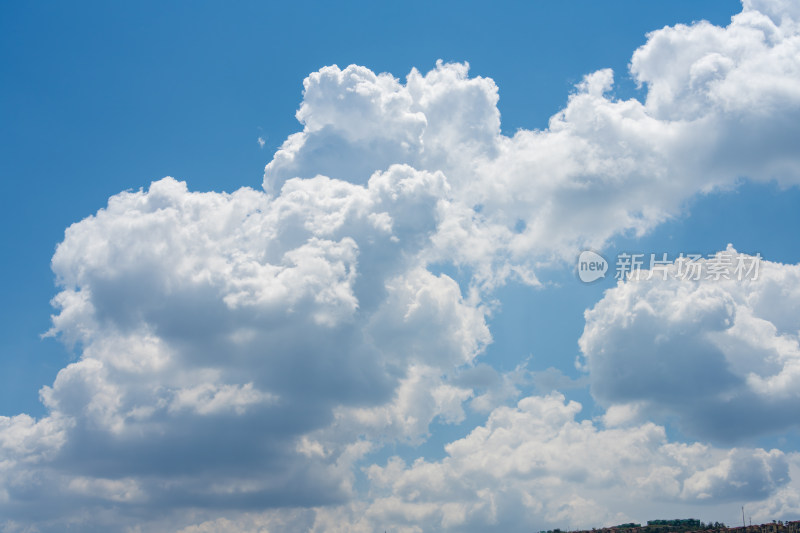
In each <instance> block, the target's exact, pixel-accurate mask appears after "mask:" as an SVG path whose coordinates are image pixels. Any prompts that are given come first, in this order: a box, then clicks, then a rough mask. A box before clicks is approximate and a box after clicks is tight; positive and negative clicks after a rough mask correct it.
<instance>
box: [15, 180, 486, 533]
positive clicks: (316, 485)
mask: <svg viewBox="0 0 800 533" xmlns="http://www.w3.org/2000/svg"><path fill="white" fill-rule="evenodd" d="M446 189H447V183H446V180H445V179H444V177H443V176H442V175H441V174H437V173H428V172H424V171H416V170H414V169H411V168H410V167H402V166H395V167H392V168H391V169H389V170H387V171H386V172H383V173H376V174H375V175H374V176H373V177H372V178H371V179H370V181H369V182H368V184H366V185H365V186H360V185H353V184H349V183H346V182H341V181H336V180H331V179H329V178H325V177H318V178H314V179H309V180H290V181H288V182H287V183H286V184H284V186H283V188H282V193H281V195H280V196H278V197H276V198H270V197H268V196H266V195H265V194H264V193H261V192H257V191H253V190H249V189H241V190H239V191H236V192H235V193H233V194H216V193H193V192H189V191H188V190H187V187H186V185H185V184H184V183H181V182H177V181H175V180H173V179H171V178H166V179H164V180H161V181H158V182H155V183H153V184H152V185H151V186H150V189H149V190H147V191H139V192H127V193H121V194H119V195H117V196H114V197H112V198H111V199H110V200H109V204H108V206H107V207H106V208H105V209H103V210H100V211H99V212H98V213H97V214H96V215H95V216H92V217H89V218H87V219H85V220H83V221H81V222H79V223H77V224H75V225H73V226H72V227H70V228H69V229H68V230H67V232H66V235H65V239H64V241H63V242H62V243H61V244H60V245H59V247H58V249H57V251H56V253H55V256H54V258H53V270H54V271H55V273H56V275H57V277H58V283H59V285H60V286H61V288H62V291H61V292H60V293H59V294H58V296H56V298H55V300H54V303H55V305H56V306H57V307H58V309H59V312H58V314H57V315H55V316H54V317H53V330H52V331H51V334H54V335H55V334H60V335H61V336H62V337H63V338H64V339H65V340H67V341H68V342H72V343H75V344H76V345H77V346H79V347H80V350H81V357H80V359H79V360H78V361H76V362H74V363H72V364H70V365H68V366H67V367H66V368H64V369H63V370H61V371H60V372H59V374H58V377H57V378H56V380H55V382H54V383H53V385H52V386H50V387H45V388H43V389H42V391H41V396H42V400H43V402H44V403H45V405H46V406H47V407H48V409H49V411H50V414H49V416H48V417H46V418H44V419H42V420H40V421H34V420H32V419H30V417H26V416H25V415H20V416H19V417H15V418H11V419H8V418H4V419H3V428H4V429H3V431H2V434H1V435H2V437H1V439H0V442H2V443H3V448H2V450H3V458H4V461H10V462H11V463H10V464H11V467H10V469H11V471H12V473H14V472H17V471H24V469H25V468H28V467H30V468H31V469H32V471H33V472H35V473H36V474H35V479H34V480H27V481H26V480H25V479H23V477H24V476H22V474H20V476H22V477H15V476H14V475H9V476H8V477H6V478H5V480H4V482H3V489H4V492H5V493H8V494H10V496H9V498H8V499H6V500H5V504H6V507H5V511H4V514H5V515H6V516H10V517H12V518H16V517H17V515H18V514H19V516H23V515H24V512H25V511H24V510H23V509H21V508H20V506H15V505H13V502H14V501H15V498H14V494H15V491H17V490H20V491H25V490H27V491H34V492H36V491H40V490H42V485H43V484H47V483H52V484H53V485H54V486H57V487H58V488H57V489H56V488H53V489H52V490H53V491H54V492H58V491H63V493H64V494H66V495H71V497H72V498H74V499H75V500H81V499H83V500H84V501H86V502H87V503H89V502H100V503H102V502H109V503H110V502H114V503H115V504H117V505H120V506H123V507H126V508H134V507H136V506H141V505H147V506H149V507H151V508H159V507H165V508H169V507H170V506H185V507H192V506H206V507H208V506H211V507H223V508H225V507H228V508H247V507H250V506H253V505H256V504H258V505H266V506H268V507H269V506H276V505H287V504H291V505H312V504H319V503H323V502H332V501H336V500H341V499H343V498H345V497H347V496H348V495H349V493H350V488H349V483H350V482H351V477H352V476H351V475H350V474H348V473H347V472H346V470H345V468H344V466H343V463H347V461H350V462H352V461H353V460H355V459H357V458H358V457H360V455H363V453H364V451H366V450H367V449H368V448H363V449H361V450H360V451H359V448H358V446H356V448H353V438H351V437H350V435H348V440H347V441H345V442H336V443H333V444H326V447H325V448H319V449H321V450H323V453H317V454H315V453H309V451H311V452H313V450H314V449H315V448H314V446H313V443H312V445H310V446H309V443H310V442H311V441H309V440H308V438H304V435H307V434H310V433H311V432H313V431H315V430H319V429H320V428H323V427H325V426H327V425H329V424H331V423H332V422H334V420H335V419H337V417H339V416H340V415H338V414H337V413H344V412H352V413H360V412H368V411H370V410H375V409H384V410H387V409H388V410H389V411H391V413H392V415H391V417H394V418H393V419H392V420H390V421H389V422H386V421H384V420H383V419H374V418H375V417H373V418H372V419H370V417H369V416H366V415H361V416H356V415H352V417H353V418H356V419H357V420H358V421H359V422H360V423H361V425H362V426H364V431H365V432H370V431H371V433H370V434H371V435H375V434H377V433H378V432H381V431H390V432H391V431H395V432H396V433H397V434H398V435H402V436H403V437H404V438H409V439H414V438H417V439H418V438H419V436H420V435H421V434H424V433H425V432H426V431H427V425H428V423H429V422H430V421H431V420H433V419H434V418H435V417H437V416H440V417H442V420H443V421H445V422H455V421H458V420H460V419H461V418H462V417H463V414H462V410H461V409H462V408H461V403H462V401H463V400H464V399H465V398H466V397H468V396H469V395H470V394H471V391H469V390H466V389H459V388H457V387H455V386H452V385H447V384H446V383H444V382H443V381H442V380H443V379H444V378H443V376H444V375H445V374H446V373H447V372H448V371H452V369H454V368H456V367H458V366H460V365H464V364H469V363H470V362H471V361H472V360H473V359H474V357H475V356H476V355H477V354H478V353H480V351H481V350H482V349H483V347H484V346H485V345H486V343H487V342H488V341H489V340H490V337H489V333H488V329H487V327H486V325H485V322H484V313H483V311H481V309H480V307H479V305H478V304H477V302H468V301H466V300H465V299H464V298H463V297H462V293H461V291H460V289H459V287H458V285H457V284H456V283H455V282H454V281H453V280H451V279H449V278H447V277H446V276H444V275H440V276H436V275H433V274H431V273H430V272H428V271H427V270H425V269H423V268H420V266H419V259H418V254H419V250H420V249H421V248H422V247H424V246H425V243H426V242H427V240H428V238H429V237H428V236H429V234H431V233H432V232H433V231H434V229H435V227H436V225H437V221H438V217H439V216H440V215H439V211H438V206H439V204H440V203H441V202H442V201H443V200H442V191H445V190H446ZM418 369H421V370H418ZM408 390H410V391H411V392H410V393H408V394H407V393H406V392H405V391H408ZM409 394H410V395H409ZM417 396H419V398H416V397H417ZM393 398H394V399H395V400H394V403H392V402H393ZM428 398H433V402H432V403H429V402H428V401H427V399H428ZM389 404H391V405H393V407H391V408H390V407H379V406H383V405H389ZM420 409H421V410H422V412H421V413H418V411H419V410H420ZM337 410H338V411H337ZM391 417H390V418H391ZM411 420H413V422H412V421H411ZM387 424H388V425H389V426H392V427H395V426H396V427H397V428H399V429H396V430H390V429H387ZM348 427H349V426H348ZM351 429H352V428H351ZM398 438H399V437H398ZM331 450H332V453H330V452H331ZM4 464H6V463H4ZM26 465H27V466H26ZM31 465H33V466H31ZM15 479H18V480H19V486H18V485H17V484H15V481H14V480H15ZM112 489H113V490H112ZM42 497H45V496H44V495H42ZM257 502H259V503H257ZM2 505H4V504H3V502H0V506H2ZM59 512H64V509H63V508H59V509H57V510H56V511H54V513H56V515H57V513H59Z"/></svg>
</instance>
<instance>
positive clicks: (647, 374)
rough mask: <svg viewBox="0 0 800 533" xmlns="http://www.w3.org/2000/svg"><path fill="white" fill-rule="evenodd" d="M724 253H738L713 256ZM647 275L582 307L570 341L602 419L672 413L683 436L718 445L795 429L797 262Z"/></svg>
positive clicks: (799, 358) (799, 313) (799, 402)
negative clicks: (711, 273) (581, 326)
mask: <svg viewBox="0 0 800 533" xmlns="http://www.w3.org/2000/svg"><path fill="white" fill-rule="evenodd" d="M728 254H730V255H732V256H738V255H739V254H738V253H737V252H736V251H735V250H734V249H733V248H730V247H729V248H728V250H726V251H725V253H724V254H721V255H719V256H718V257H723V256H725V255H728ZM746 257H749V256H746ZM700 262H701V264H703V265H704V268H707V266H708V260H701V261H700ZM747 262H748V263H749V260H748V261H747ZM684 272H685V271H684ZM648 277H650V276H649V272H648V271H642V273H641V275H640V276H634V277H633V278H631V279H629V280H627V281H625V282H621V283H619V284H618V285H617V287H615V288H613V289H611V290H609V291H608V292H607V293H606V294H605V296H604V298H603V299H602V300H601V301H600V302H599V303H598V304H597V305H595V307H594V308H593V309H591V310H590V311H587V312H586V328H585V330H584V333H583V336H582V337H581V339H580V346H581V350H582V351H583V357H584V361H585V367H586V370H588V372H589V377H590V381H591V387H592V393H593V394H594V396H595V398H596V399H598V400H599V401H601V402H602V403H604V404H605V405H607V406H610V407H613V408H614V410H613V411H612V410H609V415H610V416H611V417H612V418H616V414H617V413H620V412H621V411H619V409H622V408H623V406H630V407H629V408H630V409H633V411H635V414H636V417H638V418H640V419H641V418H643V417H644V418H652V417H655V418H662V417H669V416H677V417H678V423H679V424H680V425H681V426H682V427H683V429H684V430H686V431H687V432H689V433H690V434H692V435H694V436H700V437H703V438H712V439H717V440H724V441H732V440H739V439H744V438H750V437H752V436H755V435H758V434H760V433H764V432H781V431H786V430H788V429H791V428H793V427H795V428H796V427H797V417H796V413H797V410H798V408H800V394H798V392H797V387H796V386H795V385H794V384H795V383H796V382H797V379H798V378H800V337H799V335H800V319H799V318H798V317H800V266H798V265H784V264H780V263H773V262H770V261H766V260H762V261H760V267H759V271H758V278H757V279H755V280H749V279H746V278H745V279H742V280H739V279H737V277H735V276H731V279H719V280H714V279H710V280H706V279H705V278H706V275H705V271H704V273H703V274H701V275H700V276H698V277H699V278H700V279H699V280H693V279H691V277H688V278H687V276H686V275H685V274H682V273H681V271H680V270H679V266H676V265H672V266H671V267H670V270H669V275H668V277H667V279H666V280H665V279H663V277H662V273H658V274H657V275H654V276H652V279H647V278H648ZM625 408H628V407H625ZM612 413H614V415H612ZM631 416H632V413H631Z"/></svg>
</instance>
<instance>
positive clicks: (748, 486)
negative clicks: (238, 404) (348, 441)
mask: <svg viewBox="0 0 800 533" xmlns="http://www.w3.org/2000/svg"><path fill="white" fill-rule="evenodd" d="M580 410H581V406H580V405H579V404H578V403H576V402H570V401H566V399H565V398H564V396H563V395H560V394H557V393H556V394H551V395H547V396H529V397H526V398H523V399H522V400H520V401H519V403H518V404H517V405H516V406H513V407H499V408H497V409H495V410H494V411H492V413H491V414H490V415H489V418H488V420H487V422H486V423H485V424H484V425H481V426H478V427H476V428H475V429H473V430H472V432H471V433H470V434H469V435H467V436H466V437H464V438H462V439H459V440H456V441H454V442H451V443H450V444H448V445H447V446H446V447H445V449H446V452H447V455H446V457H445V458H444V459H442V460H441V461H426V460H424V459H418V460H416V461H414V462H412V463H410V464H409V463H407V462H406V461H404V460H403V459H401V458H399V457H392V458H390V459H389V460H388V461H387V462H386V463H385V464H383V465H377V464H376V465H371V466H369V467H367V468H366V469H365V472H366V475H367V477H368V478H369V480H370V493H369V499H368V500H367V501H360V502H354V503H351V504H349V505H343V506H337V507H331V508H325V509H318V510H317V513H316V516H315V522H314V525H313V527H312V528H310V530H312V531H320V532H321V531H357V532H362V531H363V532H369V531H375V530H377V529H382V528H385V529H391V530H393V531H407V532H421V531H463V532H468V531H487V530H502V531H510V532H516V531H520V532H521V531H530V530H531V529H537V528H538V529H542V528H554V527H560V528H562V529H567V528H573V529H574V528H581V527H585V528H589V527H593V526H597V525H600V524H606V525H613V524H617V523H621V522H627V521H630V520H642V514H643V513H644V512H661V513H663V512H665V510H668V509H675V508H677V506H679V505H681V504H685V502H697V501H703V502H704V503H706V504H707V505H709V507H711V508H713V507H714V506H715V505H716V506H722V505H725V504H728V505H730V502H733V501H735V502H738V501H740V500H742V499H749V500H761V499H763V498H765V497H767V496H769V495H771V494H773V493H775V491H776V490H784V489H785V488H786V486H787V482H788V479H789V462H790V461H789V458H787V456H786V455H785V454H784V453H783V452H781V451H779V450H770V451H767V450H763V449H748V448H735V449H731V450H726V449H719V448H714V447H711V446H708V445H704V444H699V443H696V444H691V445H690V444H682V443H676V442H670V441H669V440H668V439H667V438H666V434H665V431H664V428H663V427H661V426H657V425H655V424H653V423H644V424H641V425H638V426H634V427H629V428H626V429H601V428H600V427H598V425H597V424H595V423H594V422H592V421H591V420H582V421H581V420H578V418H577V416H578V414H579V412H580ZM285 519H286V515H285V514H281V513H268V514H263V515H260V516H259V517H258V518H255V517H254V516H246V517H243V518H242V519H241V520H242V523H243V524H244V523H245V522H250V523H252V521H253V520H259V521H260V523H261V524H262V525H271V526H272V527H274V528H275V529H276V530H284V529H283V527H279V526H278V523H279V522H278V520H285ZM206 525H207V526H209V527H211V525H212V524H206ZM204 527H205V526H204ZM208 530H209V531H214V529H208ZM243 530H245V531H248V530H249V529H247V528H244V529H243ZM253 530H255V529H253ZM286 530H287V531H288V530H289V529H288V528H287V529H286ZM198 531H203V529H199V530H198Z"/></svg>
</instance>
